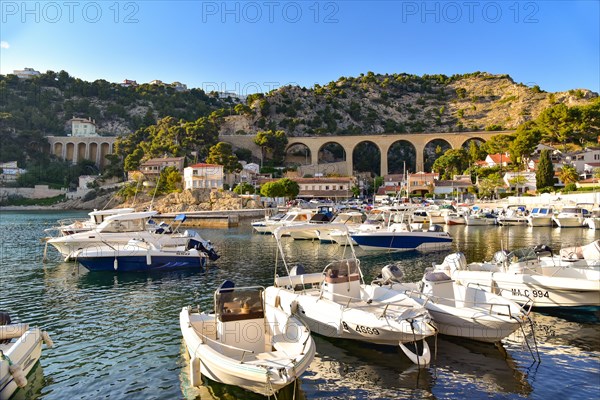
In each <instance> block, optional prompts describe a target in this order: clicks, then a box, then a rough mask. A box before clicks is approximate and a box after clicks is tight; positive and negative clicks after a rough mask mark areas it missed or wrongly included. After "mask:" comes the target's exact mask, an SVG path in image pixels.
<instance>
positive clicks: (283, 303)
mask: <svg viewBox="0 0 600 400" xmlns="http://www.w3.org/2000/svg"><path fill="white" fill-rule="evenodd" d="M306 228H310V227H306V226H300V225H299V226H293V227H281V228H278V229H277V230H275V239H276V241H277V246H278V249H279V253H280V254H281V257H280V260H281V262H282V263H283V266H284V268H285V270H286V271H287V276H277V275H276V277H275V282H274V286H271V287H268V288H267V289H266V296H267V303H268V304H273V305H274V306H280V307H281V308H282V309H283V310H284V311H285V312H287V313H289V314H290V315H296V316H298V317H299V318H300V319H302V320H303V321H304V322H306V324H307V325H308V326H309V327H310V329H311V331H312V332H313V333H318V334H321V335H324V336H329V337H334V338H342V339H352V340H359V341H364V342H369V343H377V344H386V345H393V346H400V348H401V349H402V350H403V351H404V353H405V354H406V355H407V356H408V357H409V358H410V360H411V361H412V362H414V363H415V364H418V365H420V366H425V365H427V364H429V362H430V360H431V352H430V350H429V346H428V344H427V342H426V341H425V340H424V339H425V338H427V337H429V336H432V335H434V334H435V328H434V327H433V326H432V325H431V324H430V316H429V314H428V313H427V310H426V309H425V308H423V307H422V306H420V305H419V304H418V303H417V302H416V301H414V300H413V299H411V298H409V297H408V296H407V295H406V294H404V293H397V294H396V295H395V296H393V297H386V298H385V299H379V298H377V297H374V296H373V293H370V292H369V291H370V285H366V284H365V283H364V280H363V276H362V271H361V269H360V260H358V259H357V258H356V255H355V253H354V248H353V246H352V244H350V245H349V246H347V247H346V248H345V249H344V250H343V252H342V253H344V254H342V258H341V259H337V260H335V261H332V262H330V263H328V264H327V265H326V266H325V268H324V269H323V270H322V271H321V272H315V273H306V271H305V270H304V268H303V267H302V266H301V265H296V266H295V267H293V268H290V265H289V261H288V260H287V259H286V254H285V253H284V250H283V246H282V243H281V237H282V236H283V235H284V234H285V233H289V232H291V231H292V230H300V229H306ZM328 228H330V229H337V230H340V231H343V232H345V233H346V235H348V230H347V227H346V226H345V225H343V224H335V225H334V224H331V225H330V226H329V227H328ZM345 254H347V256H346V255H345ZM278 261H279V258H278ZM275 268H276V271H277V268H278V265H276V266H275ZM407 344H408V345H409V346H410V347H412V346H414V350H413V349H411V348H409V347H408V346H407Z"/></svg>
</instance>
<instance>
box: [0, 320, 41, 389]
mask: <svg viewBox="0 0 600 400" xmlns="http://www.w3.org/2000/svg"><path fill="white" fill-rule="evenodd" d="M42 342H44V343H46V347H48V348H50V347H52V340H51V339H50V336H49V335H48V334H47V333H46V332H45V331H42V330H40V329H39V328H37V327H30V326H29V324H24V323H11V319H10V316H9V315H8V313H6V312H0V399H3V400H4V399H8V398H10V397H11V396H12V395H13V393H14V392H15V391H16V390H17V389H18V388H24V387H26V386H27V375H29V373H30V372H31V370H32V369H33V367H34V366H35V364H36V363H37V362H38V360H39V359H40V357H41V355H42Z"/></svg>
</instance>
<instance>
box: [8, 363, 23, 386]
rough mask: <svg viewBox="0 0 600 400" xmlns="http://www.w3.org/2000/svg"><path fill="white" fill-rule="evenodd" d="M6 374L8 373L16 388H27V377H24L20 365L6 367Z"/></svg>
mask: <svg viewBox="0 0 600 400" xmlns="http://www.w3.org/2000/svg"><path fill="white" fill-rule="evenodd" d="M8 372H10V374H11V375H12V377H13V379H14V381H15V383H16V384H17V386H18V387H20V388H23V387H25V386H27V377H26V376H25V372H23V368H21V366H20V365H17V364H13V365H11V366H10V367H8Z"/></svg>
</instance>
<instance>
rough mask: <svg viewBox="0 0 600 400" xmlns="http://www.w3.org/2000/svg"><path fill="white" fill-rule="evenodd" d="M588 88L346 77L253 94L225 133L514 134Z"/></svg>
mask: <svg viewBox="0 0 600 400" xmlns="http://www.w3.org/2000/svg"><path fill="white" fill-rule="evenodd" d="M596 97H598V94H597V93H595V92H592V91H590V90H587V89H575V90H570V91H568V92H558V93H547V92H544V91H543V90H541V89H540V88H539V87H538V86H533V87H529V86H526V85H523V84H521V83H515V82H514V81H513V80H512V79H511V78H510V76H508V75H491V74H488V73H480V72H476V73H472V74H466V75H454V76H451V77H447V76H444V75H424V76H422V77H419V76H415V75H407V74H393V75H375V74H373V73H368V74H367V75H362V74H361V76H359V77H357V78H346V77H342V78H340V79H338V80H337V81H335V82H330V83H329V84H327V85H325V86H319V85H316V86H315V88H313V89H306V88H301V87H297V86H286V87H282V88H279V89H278V90H275V91H273V92H271V93H268V94H266V95H254V96H249V98H248V100H249V107H246V108H245V109H242V108H241V107H238V108H236V111H237V112H238V114H239V115H235V116H230V117H227V118H226V122H225V124H224V125H223V126H222V129H221V133H225V134H236V133H238V134H243V133H251V134H254V133H256V132H257V131H259V130H263V129H281V130H284V131H285V132H286V133H287V134H288V135H289V136H312V135H353V134H374V133H375V134H376V133H393V132H396V133H403V132H409V133H413V132H459V131H478V130H503V129H515V128H516V127H517V126H518V125H519V124H521V123H523V122H525V121H528V120H531V119H534V118H536V117H537V116H538V115H539V114H540V112H541V111H542V110H543V109H545V108H547V107H550V106H552V105H555V104H559V103H563V104H565V105H567V106H574V105H584V104H587V103H589V101H590V100H591V99H593V98H596Z"/></svg>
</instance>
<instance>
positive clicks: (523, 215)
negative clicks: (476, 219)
mask: <svg viewBox="0 0 600 400" xmlns="http://www.w3.org/2000/svg"><path fill="white" fill-rule="evenodd" d="M496 221H498V225H502V226H511V225H527V209H526V208H525V206H522V205H510V206H508V207H506V210H502V211H501V212H500V215H498V217H497V218H496Z"/></svg>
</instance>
